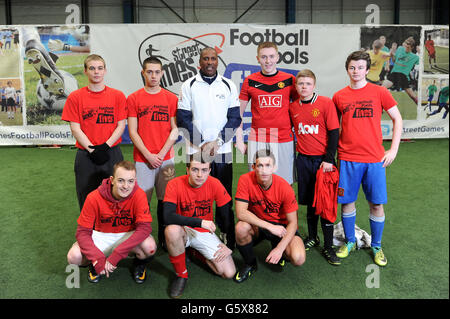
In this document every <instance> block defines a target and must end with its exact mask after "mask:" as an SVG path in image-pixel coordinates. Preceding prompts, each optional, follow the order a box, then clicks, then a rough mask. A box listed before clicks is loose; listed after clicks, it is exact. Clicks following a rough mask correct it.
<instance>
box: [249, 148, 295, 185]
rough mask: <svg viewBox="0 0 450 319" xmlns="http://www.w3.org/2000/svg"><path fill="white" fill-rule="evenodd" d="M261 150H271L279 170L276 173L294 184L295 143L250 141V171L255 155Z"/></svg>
mask: <svg viewBox="0 0 450 319" xmlns="http://www.w3.org/2000/svg"><path fill="white" fill-rule="evenodd" d="M260 149H270V150H271V151H272V153H273V155H274V156H275V164H276V166H277V170H276V171H275V172H274V173H275V174H277V175H278V176H281V177H283V178H284V179H285V180H286V181H287V182H288V183H289V184H292V183H294V160H295V152H294V141H291V142H285V143H266V142H257V141H248V148H247V154H248V170H249V171H251V170H252V163H253V160H254V157H255V154H256V152H257V151H258V150H260Z"/></svg>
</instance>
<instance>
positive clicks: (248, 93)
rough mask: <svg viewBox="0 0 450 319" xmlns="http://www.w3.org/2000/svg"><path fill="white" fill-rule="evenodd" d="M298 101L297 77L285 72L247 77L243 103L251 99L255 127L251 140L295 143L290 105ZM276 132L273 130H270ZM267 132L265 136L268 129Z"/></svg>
mask: <svg viewBox="0 0 450 319" xmlns="http://www.w3.org/2000/svg"><path fill="white" fill-rule="evenodd" d="M297 98H298V94H297V91H296V89H295V77H294V76H293V75H292V74H288V73H285V72H283V71H277V73H276V74H274V75H270V76H266V75H263V74H262V73H261V72H257V73H253V74H251V75H249V76H248V77H247V78H245V80H244V83H243V84H242V88H241V92H240V95H239V99H240V100H245V101H248V100H251V111H252V125H251V128H252V129H251V133H250V136H249V139H250V140H252V141H261V142H278V143H284V142H289V141H292V140H293V134H292V130H291V123H290V120H289V103H290V102H291V100H292V101H294V100H296V99H297ZM271 128H272V129H275V130H272V132H271V130H270V129H271ZM260 129H265V135H264V130H260Z"/></svg>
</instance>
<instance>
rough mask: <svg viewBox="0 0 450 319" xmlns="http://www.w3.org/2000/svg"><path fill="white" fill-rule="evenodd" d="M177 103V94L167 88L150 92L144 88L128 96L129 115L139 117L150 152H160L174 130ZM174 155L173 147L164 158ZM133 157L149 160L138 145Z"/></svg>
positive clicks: (140, 131) (139, 160)
mask: <svg viewBox="0 0 450 319" xmlns="http://www.w3.org/2000/svg"><path fill="white" fill-rule="evenodd" d="M177 103H178V98H177V96H176V95H175V94H173V93H171V92H169V91H167V90H165V89H161V91H160V92H159V93H157V94H150V93H148V92H147V91H145V89H144V88H142V89H140V90H138V91H136V92H134V93H132V94H131V95H129V96H128V98H127V106H128V117H136V118H137V121H138V129H137V131H138V134H139V136H140V137H141V139H142V141H143V142H144V145H145V147H146V148H147V149H148V150H149V151H150V153H152V154H157V153H159V151H160V150H161V149H162V147H163V146H164V144H165V143H166V141H167V138H168V137H169V135H170V131H171V130H172V126H171V124H170V119H171V118H172V117H175V116H176V112H177ZM173 157H174V151H173V147H172V148H171V149H170V151H169V152H167V154H166V156H165V157H164V160H168V159H171V158H173ZM133 158H134V160H135V161H136V162H147V160H146V159H145V157H144V156H143V155H142V153H141V152H140V151H139V150H138V149H137V147H134V149H133Z"/></svg>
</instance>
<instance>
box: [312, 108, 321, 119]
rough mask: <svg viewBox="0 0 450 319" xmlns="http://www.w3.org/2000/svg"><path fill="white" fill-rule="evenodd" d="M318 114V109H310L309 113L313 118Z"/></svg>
mask: <svg viewBox="0 0 450 319" xmlns="http://www.w3.org/2000/svg"><path fill="white" fill-rule="evenodd" d="M319 114H320V111H319V109H317V108H316V109H313V110H312V111H311V115H312V116H313V117H314V118H316V117H318V116H319Z"/></svg>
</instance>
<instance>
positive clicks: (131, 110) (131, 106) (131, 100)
mask: <svg viewBox="0 0 450 319" xmlns="http://www.w3.org/2000/svg"><path fill="white" fill-rule="evenodd" d="M127 108H128V117H137V110H136V94H134V93H133V94H130V95H129V96H128V98H127Z"/></svg>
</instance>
